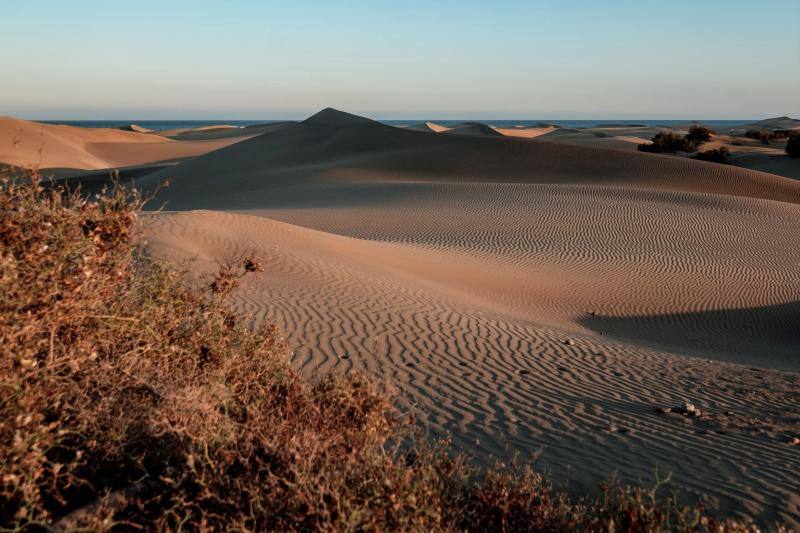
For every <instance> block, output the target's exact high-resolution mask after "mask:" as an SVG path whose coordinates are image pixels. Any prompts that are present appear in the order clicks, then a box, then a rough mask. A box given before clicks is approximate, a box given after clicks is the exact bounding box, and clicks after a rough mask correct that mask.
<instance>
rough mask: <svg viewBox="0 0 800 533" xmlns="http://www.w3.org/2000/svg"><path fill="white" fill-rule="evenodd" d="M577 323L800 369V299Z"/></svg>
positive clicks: (662, 344) (706, 353) (676, 347)
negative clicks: (787, 301)
mask: <svg viewBox="0 0 800 533" xmlns="http://www.w3.org/2000/svg"><path fill="white" fill-rule="evenodd" d="M578 322H579V323H580V324H581V325H583V326H585V327H587V328H589V329H592V330H594V331H597V332H602V333H603V334H604V335H608V336H610V337H612V338H620V339H627V340H632V341H635V342H638V343H640V344H646V345H649V346H652V347H654V348H666V349H669V350H671V351H675V352H679V353H684V354H686V355H693V356H698V357H708V358H712V359H718V360H722V361H730V362H734V363H742V364H750V365H756V366H762V367H768V368H777V369H782V370H794V371H798V370H800V301H794V302H790V303H785V304H778V305H770V306H762V307H746V308H740V309H718V310H710V311H698V312H688V313H667V314H656V315H640V316H624V317H615V316H604V315H600V314H596V315H586V316H584V317H581V318H579V319H578Z"/></svg>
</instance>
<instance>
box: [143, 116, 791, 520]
mask: <svg viewBox="0 0 800 533" xmlns="http://www.w3.org/2000/svg"><path fill="white" fill-rule="evenodd" d="M629 156H630V157H629ZM169 171H170V172H164V173H163V174H162V175H160V176H157V177H155V178H154V177H146V178H144V180H145V181H147V180H153V181H154V180H155V179H160V178H162V177H165V176H167V175H170V174H171V175H173V176H174V177H175V180H174V184H173V186H172V187H170V188H169V189H167V190H166V191H165V192H166V193H168V194H169V196H168V197H167V198H168V199H169V201H170V206H172V207H176V208H178V209H184V210H190V211H187V212H174V213H168V214H160V215H153V216H152V217H149V221H148V241H149V243H150V247H151V250H152V252H153V253H154V254H157V255H158V256H161V257H170V258H176V259H192V258H194V259H195V262H194V263H193V268H195V269H197V270H199V271H204V272H210V271H213V270H214V269H216V268H217V265H218V264H220V263H225V262H229V261H236V260H238V259H240V258H241V257H242V256H244V255H251V254H256V255H259V256H261V257H263V258H264V260H265V262H266V264H265V266H266V272H265V273H264V274H263V275H262V276H260V277H257V278H253V279H251V280H249V281H247V282H246V283H245V285H244V286H243V287H242V288H241V290H240V291H239V292H238V293H237V295H236V300H235V305H236V307H237V310H238V311H239V312H240V313H241V314H242V315H244V316H249V317H251V318H252V320H254V321H256V322H265V321H275V322H277V323H278V324H279V325H280V326H282V327H283V329H284V331H285V332H286V334H287V336H288V340H289V343H290V345H291V346H292V349H293V351H294V353H293V361H292V362H293V364H294V366H295V367H296V368H298V369H300V371H301V372H303V373H304V374H305V375H306V376H309V377H311V378H313V377H314V376H318V375H321V374H325V373H329V372H347V371H351V370H360V371H363V372H366V373H368V374H369V375H371V376H373V377H375V378H376V379H378V380H381V381H386V382H388V383H389V384H390V385H391V386H392V387H394V388H396V389H397V390H398V393H399V396H400V400H399V402H400V403H401V405H402V406H403V407H404V408H408V409H412V408H413V409H414V412H415V413H416V415H417V416H418V417H419V419H420V423H421V424H422V425H423V427H424V428H426V429H427V430H429V431H430V432H431V434H432V435H435V436H441V435H445V434H448V433H451V434H452V436H453V439H454V441H455V443H456V444H457V445H458V447H459V448H460V449H462V450H465V451H467V452H470V453H474V454H475V455H476V457H477V458H478V459H480V460H487V461H490V460H491V459H492V458H497V457H500V458H506V457H508V456H509V455H510V454H513V453H515V452H519V453H520V454H521V456H522V458H523V459H529V458H531V457H534V456H537V455H538V466H539V467H542V468H545V469H549V470H551V471H552V472H553V473H554V474H555V475H556V477H557V478H558V479H561V480H564V479H567V478H569V479H570V480H571V482H572V483H573V486H574V487H575V488H576V489H580V490H592V489H593V488H595V487H596V486H597V483H598V482H600V481H603V480H604V479H606V478H607V476H608V475H609V474H610V473H611V472H612V471H615V470H616V471H618V472H619V474H620V476H621V477H622V478H623V480H626V481H640V480H641V481H643V482H645V483H649V482H651V481H652V479H653V471H654V468H655V467H656V466H658V467H659V468H660V471H661V472H662V473H663V472H665V471H669V472H672V473H673V482H672V485H671V487H672V488H675V489H680V490H682V491H688V493H689V494H701V493H702V494H707V495H709V496H710V498H711V503H712V504H714V505H718V506H719V507H720V508H721V509H722V510H723V511H724V512H727V513H732V514H735V515H741V516H751V517H755V518H756V519H757V520H759V522H760V523H762V524H767V525H768V524H771V523H772V521H773V520H775V519H780V520H783V521H785V522H787V523H788V524H790V525H794V526H798V525H800V497H798V494H800V482H798V480H797V478H796V476H795V475H794V472H796V471H798V469H800V456H798V454H797V453H796V452H797V450H796V449H795V448H794V447H792V446H791V445H789V444H787V438H788V437H791V436H793V435H796V434H800V421H798V419H797V416H796V411H797V405H798V400H799V399H798V396H797V394H798V393H797V391H798V390H800V373H798V371H799V370H800V359H799V358H798V355H797V354H798V353H800V352H798V349H799V348H800V334H798V331H800V329H799V328H797V324H799V323H800V271H798V269H797V265H798V264H800V248H798V246H797V243H796V236H797V235H798V234H800V205H797V204H796V203H793V200H795V199H796V193H797V189H796V185H795V184H794V182H791V181H789V180H783V179H781V178H778V177H776V176H772V175H769V174H764V173H759V172H751V171H746V170H742V169H737V168H733V167H727V166H720V165H712V164H705V163H701V162H695V161H689V160H683V159H679V158H674V157H672V158H671V157H654V156H651V155H649V154H625V153H620V152H616V151H610V150H601V149H596V148H586V147H579V146H570V145H561V144H559V143H555V142H552V143H551V142H548V143H536V142H534V141H530V140H516V139H507V138H483V137H469V136H457V135H440V134H437V133H426V132H418V131H405V130H402V129H400V128H391V127H388V126H384V125H381V124H376V123H374V122H372V121H369V120H367V119H363V118H361V117H355V116H351V115H344V116H343V115H342V114H341V113H338V112H335V111H333V110H328V111H325V112H322V113H321V114H319V115H317V116H315V117H312V118H311V119H309V120H307V121H306V122H304V123H301V124H297V125H291V126H288V127H286V128H284V129H282V130H280V131H276V132H272V133H266V134H264V135H262V136H260V137H257V138H254V139H251V140H248V141H244V142H242V143H239V144H237V145H233V146H230V147H227V148H224V149H222V150H219V151H218V152H216V153H213V154H208V155H206V156H203V157H200V158H197V159H195V160H192V161H188V162H185V163H182V164H180V165H178V166H177V167H174V168H171V169H169ZM199 208H203V209H207V208H213V209H217V211H208V210H197V209H199ZM221 209H224V210H226V211H227V212H222V211H219V210H221ZM687 401H690V402H693V403H694V404H695V405H696V406H697V407H698V408H699V409H700V410H701V411H703V415H702V416H699V417H685V416H681V415H680V414H675V413H667V414H665V413H662V412H660V411H659V409H663V408H665V407H674V406H678V405H681V404H682V403H683V402H687ZM567 470H569V473H568V472H567Z"/></svg>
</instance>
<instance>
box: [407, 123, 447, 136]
mask: <svg viewBox="0 0 800 533" xmlns="http://www.w3.org/2000/svg"><path fill="white" fill-rule="evenodd" d="M406 129H408V130H413V131H427V132H434V133H442V132H445V131H448V130H449V129H450V128H448V127H447V126H442V125H441V124H437V123H435V122H430V121H428V122H421V123H419V124H411V125H410V126H406Z"/></svg>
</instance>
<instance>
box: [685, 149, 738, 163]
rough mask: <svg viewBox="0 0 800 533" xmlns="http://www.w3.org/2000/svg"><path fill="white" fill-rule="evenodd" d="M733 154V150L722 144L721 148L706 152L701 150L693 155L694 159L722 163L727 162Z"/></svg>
mask: <svg viewBox="0 0 800 533" xmlns="http://www.w3.org/2000/svg"><path fill="white" fill-rule="evenodd" d="M730 155H731V151H730V150H728V149H727V148H725V147H724V146H720V147H719V148H714V149H713V150H706V151H705V152H700V153H698V154H696V155H693V156H692V159H698V160H700V161H711V162H712V163H720V164H723V165H724V164H727V163H728V157H729V156H730Z"/></svg>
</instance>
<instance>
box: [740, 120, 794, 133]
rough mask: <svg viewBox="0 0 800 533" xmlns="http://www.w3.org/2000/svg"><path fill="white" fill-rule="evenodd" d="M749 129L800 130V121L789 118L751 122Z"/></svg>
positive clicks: (748, 125)
mask: <svg viewBox="0 0 800 533" xmlns="http://www.w3.org/2000/svg"><path fill="white" fill-rule="evenodd" d="M747 127H753V128H763V129H767V130H792V129H798V128H800V120H798V119H794V118H789V117H775V118H767V119H764V120H759V121H757V122H751V123H750V124H747Z"/></svg>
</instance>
